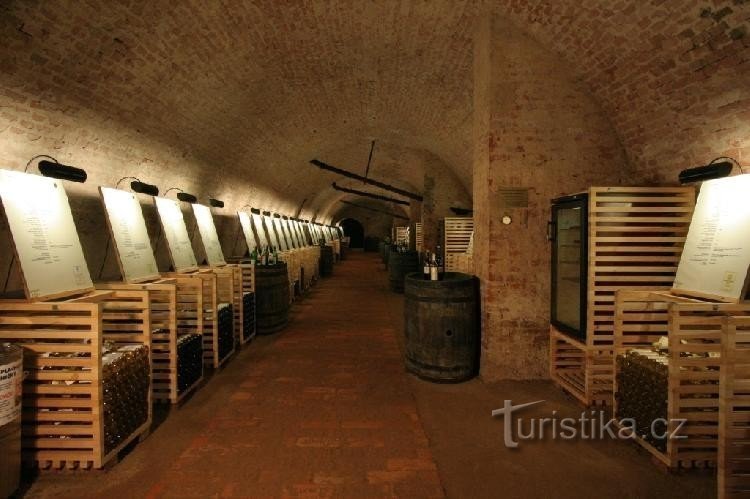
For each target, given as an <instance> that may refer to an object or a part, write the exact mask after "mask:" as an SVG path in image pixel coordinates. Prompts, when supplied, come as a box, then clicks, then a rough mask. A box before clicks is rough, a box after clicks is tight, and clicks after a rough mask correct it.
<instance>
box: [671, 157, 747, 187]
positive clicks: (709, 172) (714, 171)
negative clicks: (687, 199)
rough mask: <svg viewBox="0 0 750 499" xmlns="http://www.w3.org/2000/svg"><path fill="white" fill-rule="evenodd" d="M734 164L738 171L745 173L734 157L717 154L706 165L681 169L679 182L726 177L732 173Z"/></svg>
mask: <svg viewBox="0 0 750 499" xmlns="http://www.w3.org/2000/svg"><path fill="white" fill-rule="evenodd" d="M734 165H737V168H739V170H740V173H745V172H744V170H743V169H742V165H740V163H739V162H738V161H737V160H736V159H734V158H730V157H728V156H719V157H718V158H714V159H712V160H711V162H710V163H708V164H707V165H704V166H696V167H695V168H688V169H686V170H682V171H681V172H680V176H679V179H680V183H681V184H691V183H694V182H704V181H706V180H713V179H716V178H722V177H726V176H728V175H729V174H730V173H732V168H734Z"/></svg>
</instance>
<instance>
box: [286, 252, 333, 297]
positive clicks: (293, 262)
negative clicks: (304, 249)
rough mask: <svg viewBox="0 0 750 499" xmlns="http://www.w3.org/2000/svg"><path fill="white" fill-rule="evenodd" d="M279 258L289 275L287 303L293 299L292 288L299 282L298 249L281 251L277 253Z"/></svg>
mask: <svg viewBox="0 0 750 499" xmlns="http://www.w3.org/2000/svg"><path fill="white" fill-rule="evenodd" d="M329 245H330V243H329ZM279 260H280V261H282V262H284V263H286V269H287V274H288V276H289V303H291V302H293V301H294V296H295V292H294V290H295V288H296V286H297V285H298V283H299V280H300V269H301V268H302V267H301V262H300V254H299V251H298V250H287V251H282V252H280V253H279Z"/></svg>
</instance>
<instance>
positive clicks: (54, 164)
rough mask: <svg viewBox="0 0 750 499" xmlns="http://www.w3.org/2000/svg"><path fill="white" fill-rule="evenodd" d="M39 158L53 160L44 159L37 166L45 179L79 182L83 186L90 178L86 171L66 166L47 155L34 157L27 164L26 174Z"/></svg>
mask: <svg viewBox="0 0 750 499" xmlns="http://www.w3.org/2000/svg"><path fill="white" fill-rule="evenodd" d="M39 158H47V159H50V160H52V161H47V160H46V159H43V160H41V161H40V162H39V163H37V165H36V166H37V168H39V173H41V174H42V175H44V176H45V177H50V178H56V179H60V180H68V181H70V182H79V183H81V184H82V183H84V182H86V179H87V178H88V175H87V174H86V170H83V169H81V168H76V167H75V166H69V165H64V164H62V163H60V162H59V161H57V160H56V159H55V158H53V157H52V156H48V155H46V154H39V155H38V156H34V157H33V158H31V159H30V160H29V162H28V163H26V168H25V169H24V172H26V171H27V170H28V169H29V166H30V165H31V163H32V162H33V161H34V160H35V159H39Z"/></svg>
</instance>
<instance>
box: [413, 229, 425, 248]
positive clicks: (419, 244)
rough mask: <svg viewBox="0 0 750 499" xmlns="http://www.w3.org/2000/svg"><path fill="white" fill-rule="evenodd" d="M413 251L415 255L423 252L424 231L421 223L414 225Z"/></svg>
mask: <svg viewBox="0 0 750 499" xmlns="http://www.w3.org/2000/svg"><path fill="white" fill-rule="evenodd" d="M414 249H415V251H416V252H417V253H422V252H423V251H424V230H422V223H421V222H417V223H415V224H414Z"/></svg>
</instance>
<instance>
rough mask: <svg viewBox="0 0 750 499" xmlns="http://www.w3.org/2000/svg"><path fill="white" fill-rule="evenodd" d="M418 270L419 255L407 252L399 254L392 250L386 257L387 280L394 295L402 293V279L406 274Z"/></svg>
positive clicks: (414, 252)
mask: <svg viewBox="0 0 750 499" xmlns="http://www.w3.org/2000/svg"><path fill="white" fill-rule="evenodd" d="M418 270H419V253H417V252H416V251H407V252H406V253H399V252H398V251H396V250H395V249H392V250H391V252H390V254H389V255H388V280H389V283H390V286H391V290H392V291H395V292H396V293H403V292H404V278H406V275H407V274H411V273H412V272H417V271H418Z"/></svg>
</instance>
